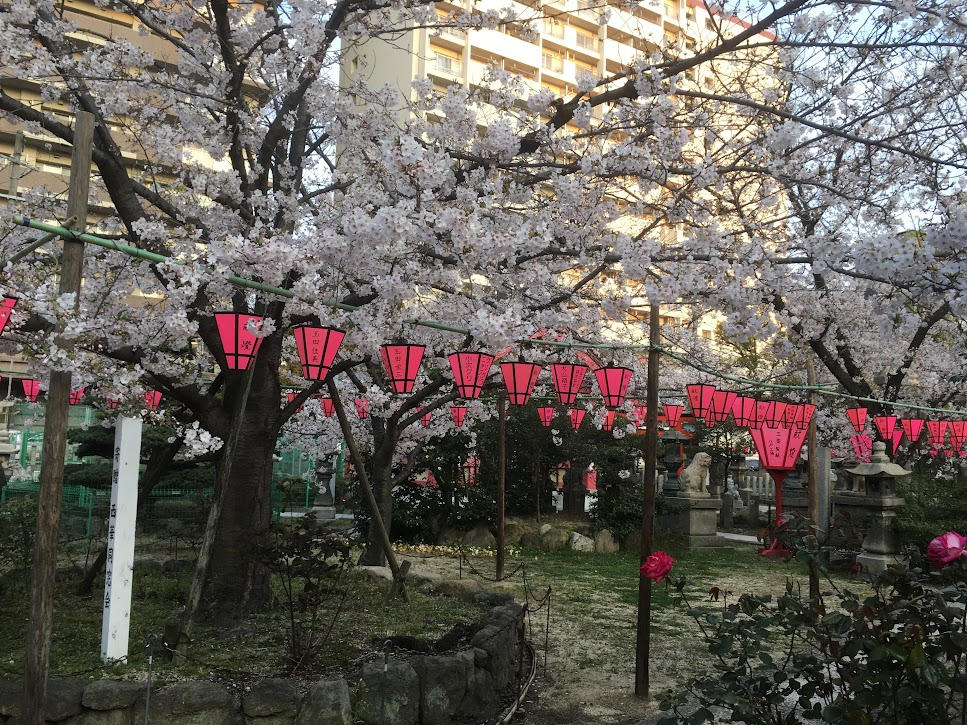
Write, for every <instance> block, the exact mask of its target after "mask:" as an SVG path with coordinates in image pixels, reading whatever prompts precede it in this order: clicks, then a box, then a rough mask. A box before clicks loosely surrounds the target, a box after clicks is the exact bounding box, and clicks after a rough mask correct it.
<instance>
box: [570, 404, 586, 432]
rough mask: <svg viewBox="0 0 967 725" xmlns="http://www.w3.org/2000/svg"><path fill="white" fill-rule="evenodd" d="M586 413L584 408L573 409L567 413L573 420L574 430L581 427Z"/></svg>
mask: <svg viewBox="0 0 967 725" xmlns="http://www.w3.org/2000/svg"><path fill="white" fill-rule="evenodd" d="M586 412H587V411H586V410H584V408H571V409H570V410H568V411H567V415H568V417H569V418H570V419H571V427H572V428H573V429H574V430H577V429H578V428H580V427H581V421H582V420H584V414H585V413H586Z"/></svg>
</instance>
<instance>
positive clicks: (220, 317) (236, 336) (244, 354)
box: [215, 312, 264, 370]
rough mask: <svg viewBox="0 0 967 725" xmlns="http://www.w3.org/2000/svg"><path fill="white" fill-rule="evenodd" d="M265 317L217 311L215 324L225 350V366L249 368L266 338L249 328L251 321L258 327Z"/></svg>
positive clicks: (231, 368) (241, 368) (232, 368)
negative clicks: (258, 335)
mask: <svg viewBox="0 0 967 725" xmlns="http://www.w3.org/2000/svg"><path fill="white" fill-rule="evenodd" d="M263 319H264V318H263V317H261V316H259V315H240V314H235V313H234V312H216V313H215V324H216V325H218V337H219V338H220V339H221V342H222V350H223V351H224V352H225V367H227V368H228V369H229V370H248V366H249V365H251V364H252V361H253V360H254V359H255V356H256V355H257V354H258V351H259V348H260V347H261V346H262V340H263V339H264V338H261V337H256V336H255V335H254V334H252V332H251V331H250V330H249V322H252V324H253V326H255V327H258V326H259V325H261V324H262V320H263Z"/></svg>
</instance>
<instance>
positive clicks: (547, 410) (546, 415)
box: [537, 406, 554, 428]
mask: <svg viewBox="0 0 967 725" xmlns="http://www.w3.org/2000/svg"><path fill="white" fill-rule="evenodd" d="M537 415H538V417H540V419H541V425H542V426H544V427H545V428H550V427H551V421H553V420H554V408H552V407H550V406H541V407H540V408H538V409H537Z"/></svg>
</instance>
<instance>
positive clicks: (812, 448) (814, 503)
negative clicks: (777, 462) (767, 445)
mask: <svg viewBox="0 0 967 725" xmlns="http://www.w3.org/2000/svg"><path fill="white" fill-rule="evenodd" d="M806 384H807V385H811V386H813V385H816V365H815V364H814V363H813V360H812V358H811V357H807V358H806ZM817 402H819V395H818V394H817V393H816V391H815V390H811V391H810V392H809V403H810V404H811V405H816V403H817ZM806 457H807V458H808V459H809V460H808V461H807V463H806V465H807V466H808V468H807V473H806V480H807V481H808V484H809V487H808V489H807V495H808V496H809V502H808V505H809V527H810V530H811V531H812V533H813V535H814V536H815V537H816V541H817V542H819V486H820V480H819V449H818V447H817V444H816V415H815V413H814V414H813V417H812V419H811V420H810V421H809V431H808V432H807V433H806ZM817 555H818V552H817ZM809 599H810V601H813V602H818V601H819V564H818V562H817V561H816V559H810V561H809Z"/></svg>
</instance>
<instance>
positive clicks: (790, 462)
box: [749, 425, 806, 555]
mask: <svg viewBox="0 0 967 725" xmlns="http://www.w3.org/2000/svg"><path fill="white" fill-rule="evenodd" d="M749 433H750V435H751V436H752V440H753V441H754V442H755V448H756V451H757V452H758V453H759V461H760V463H761V465H762V468H764V469H765V470H767V471H768V472H769V475H771V476H772V478H773V480H774V481H775V482H776V521H779V520H780V519H781V517H782V482H783V481H784V480H785V478H786V474H787V473H788V472H789V471H791V470H793V469H794V468H795V467H796V459H797V458H799V453H800V451H801V450H802V445H803V443H805V441H806V430H805V429H804V428H795V427H788V428H786V427H783V426H766V425H764V426H762V427H761V428H758V429H753V430H750V431H749ZM781 551H782V546H781V545H774V546H773V547H770V548H769V549H767V550H761V551H760V553H763V554H767V555H768V554H771V555H777V554H780V553H781Z"/></svg>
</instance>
